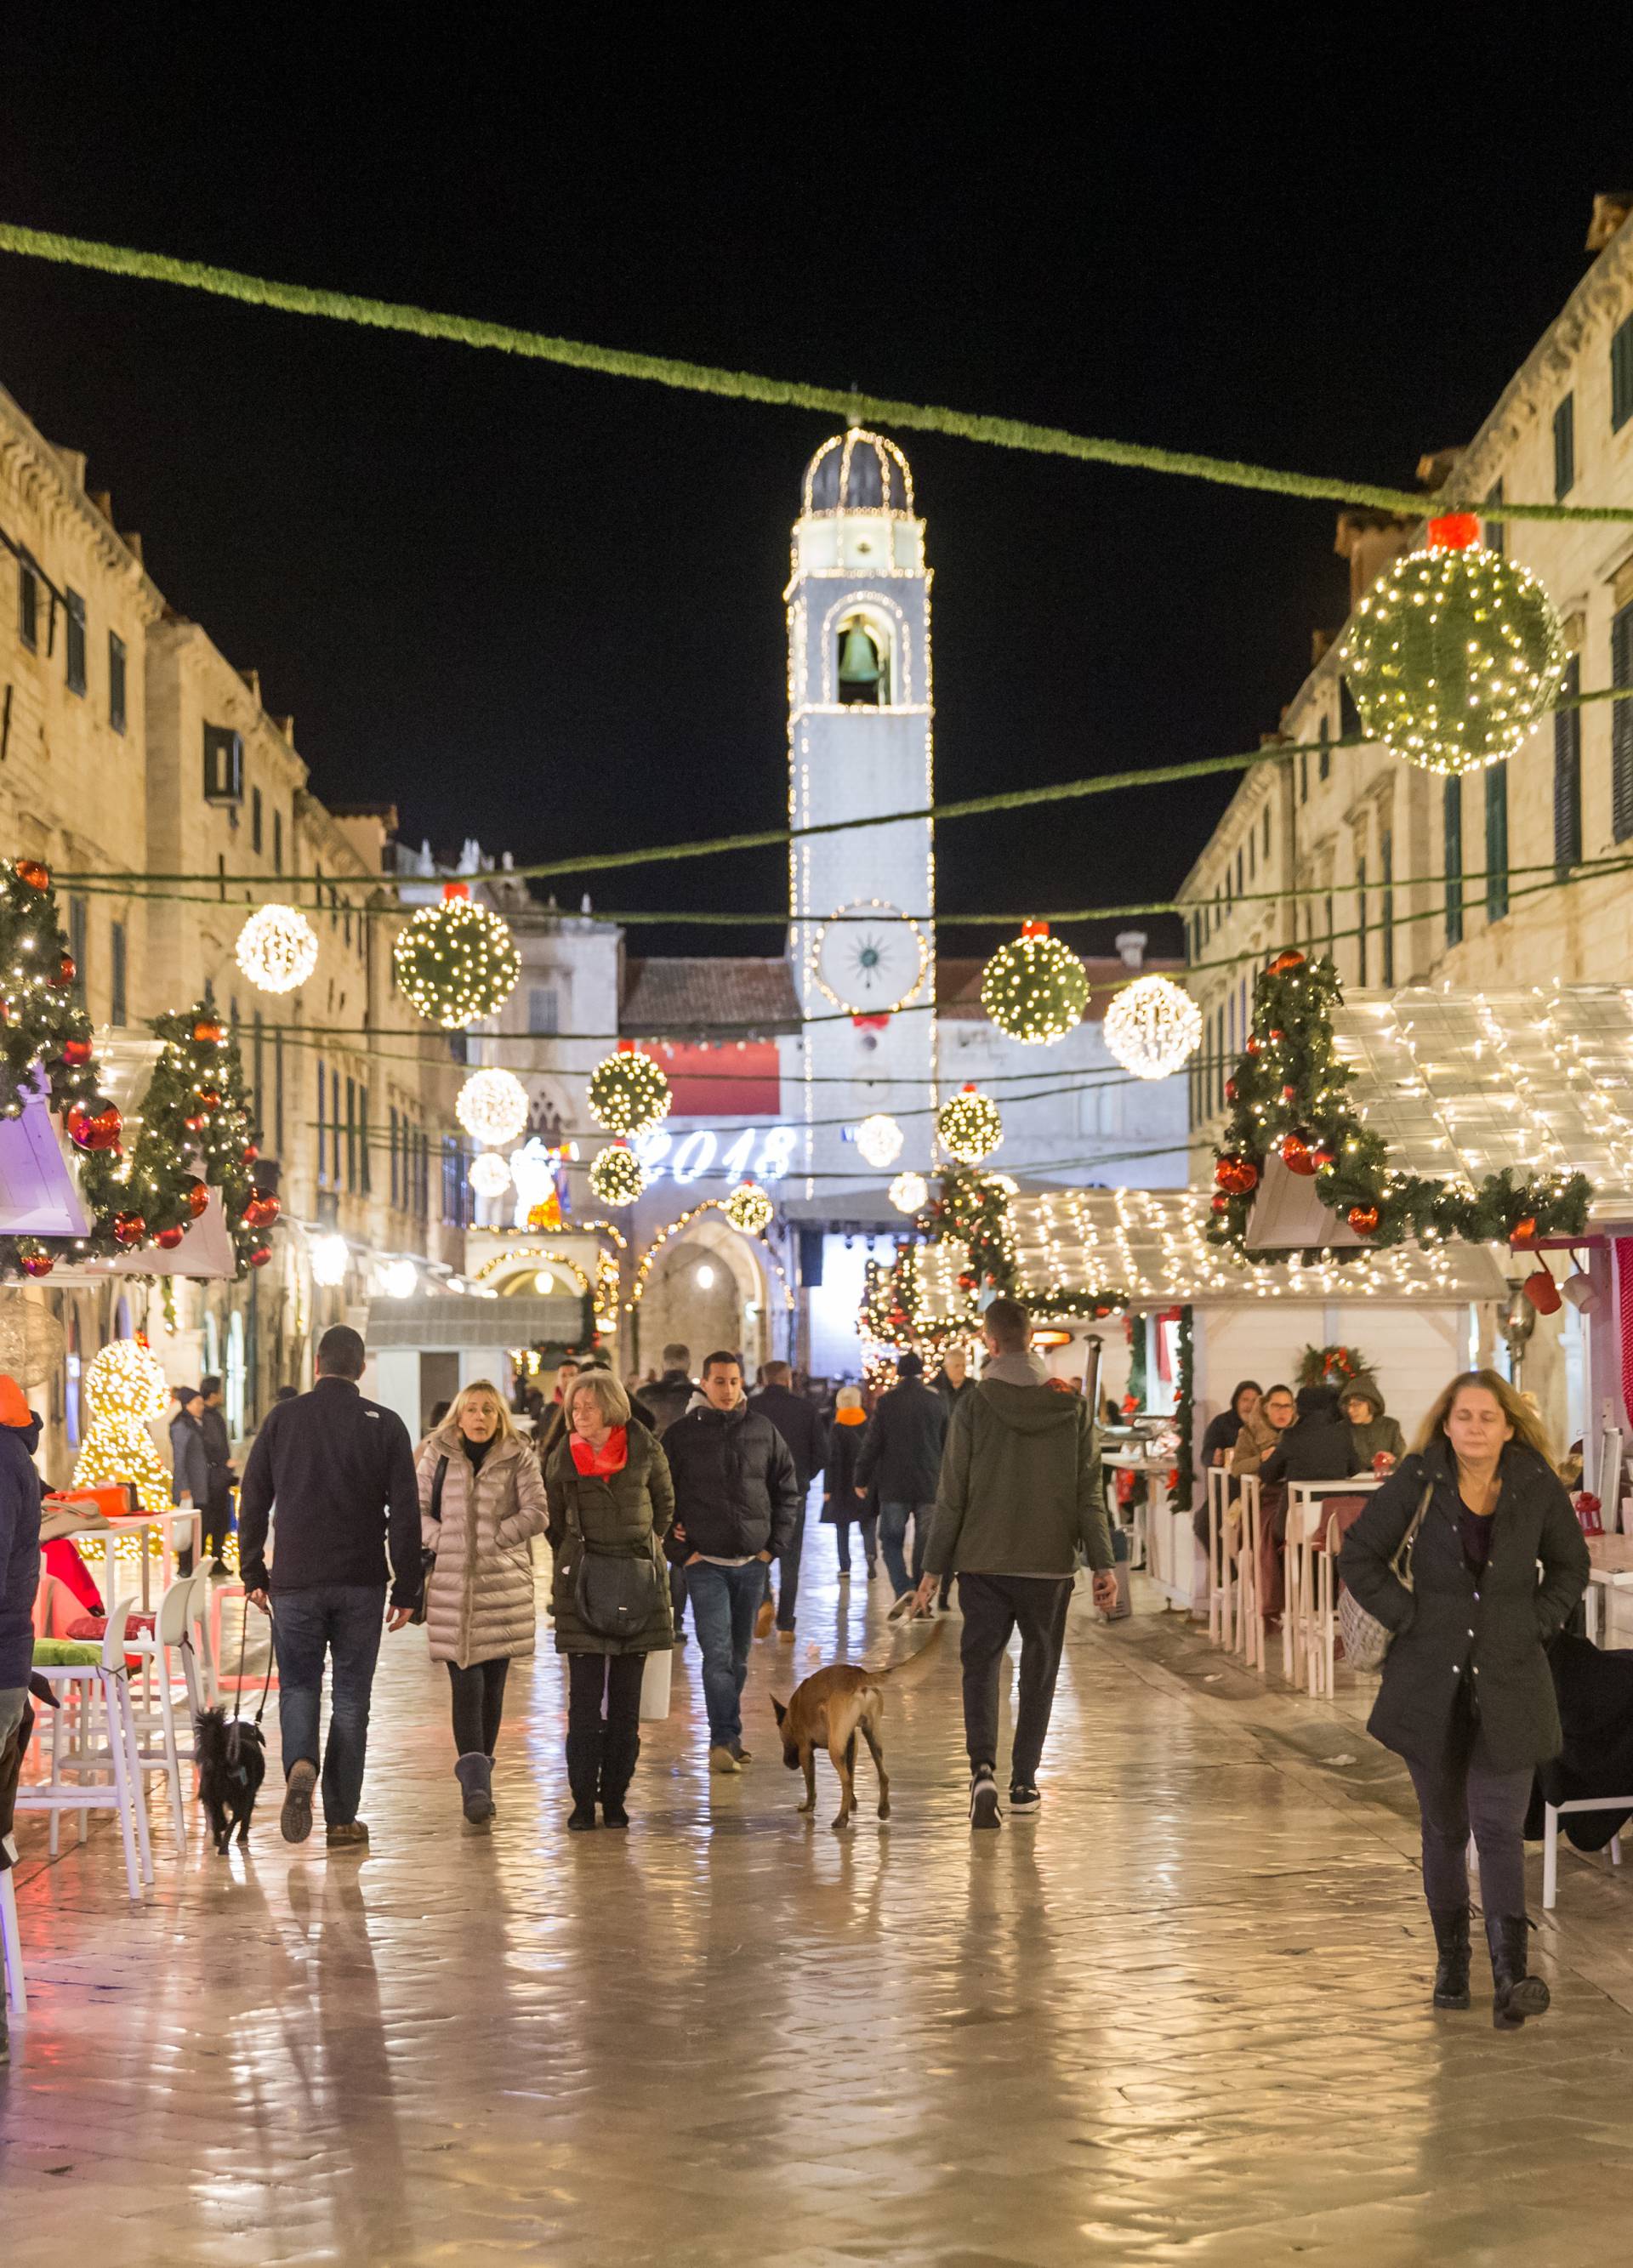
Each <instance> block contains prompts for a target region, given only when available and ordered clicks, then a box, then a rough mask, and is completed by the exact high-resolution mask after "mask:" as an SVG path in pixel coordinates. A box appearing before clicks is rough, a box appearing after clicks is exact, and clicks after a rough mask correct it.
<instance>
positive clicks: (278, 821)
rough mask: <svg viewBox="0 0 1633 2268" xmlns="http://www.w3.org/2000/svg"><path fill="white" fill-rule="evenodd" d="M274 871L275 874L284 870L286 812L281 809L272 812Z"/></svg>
mask: <svg viewBox="0 0 1633 2268" xmlns="http://www.w3.org/2000/svg"><path fill="white" fill-rule="evenodd" d="M272 871H273V873H275V874H281V873H283V871H284V814H283V813H282V812H281V811H275V812H274V813H273V814H272Z"/></svg>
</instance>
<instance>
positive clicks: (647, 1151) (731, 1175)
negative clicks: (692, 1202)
mask: <svg viewBox="0 0 1633 2268" xmlns="http://www.w3.org/2000/svg"><path fill="white" fill-rule="evenodd" d="M797 1139H798V1137H797V1136H796V1134H795V1132H794V1128H793V1127H792V1126H769V1127H759V1126H741V1127H737V1126H733V1127H727V1128H724V1129H722V1130H719V1131H717V1130H715V1129H714V1128H713V1127H709V1126H695V1127H693V1128H692V1129H691V1131H690V1133H676V1132H674V1131H672V1130H670V1129H669V1128H668V1127H663V1126H659V1127H654V1130H653V1131H652V1132H651V1133H650V1134H640V1135H638V1136H637V1137H636V1138H635V1140H634V1141H633V1142H632V1144H631V1145H630V1146H631V1148H632V1150H633V1151H634V1152H635V1154H636V1156H637V1157H638V1158H639V1160H640V1162H641V1164H642V1165H643V1166H644V1167H646V1168H647V1187H648V1188H650V1187H651V1186H652V1184H653V1183H654V1182H658V1181H661V1179H662V1178H663V1176H664V1175H665V1174H669V1175H672V1177H673V1178H674V1180H675V1181H676V1182H677V1183H678V1184H679V1185H680V1187H681V1188H683V1189H684V1188H685V1187H686V1186H687V1185H688V1184H689V1183H691V1182H704V1181H713V1180H714V1179H716V1178H717V1177H718V1178H723V1179H724V1180H726V1181H728V1182H741V1181H744V1180H748V1179H752V1180H754V1181H757V1182H780V1181H781V1179H782V1177H783V1175H785V1174H786V1173H787V1171H788V1169H789V1167H791V1166H792V1165H793V1163H794V1143H795V1141H796V1140H797Z"/></svg>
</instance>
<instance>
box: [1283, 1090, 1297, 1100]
mask: <svg viewBox="0 0 1633 2268" xmlns="http://www.w3.org/2000/svg"><path fill="white" fill-rule="evenodd" d="M1297 1100H1298V1089H1297V1087H1296V1086H1284V1087H1283V1088H1282V1101H1283V1102H1297Z"/></svg>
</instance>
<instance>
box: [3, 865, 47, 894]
mask: <svg viewBox="0 0 1633 2268" xmlns="http://www.w3.org/2000/svg"><path fill="white" fill-rule="evenodd" d="M11 872H12V873H14V874H15V875H16V877H17V879H18V881H19V882H26V883H27V885H28V887H29V888H30V889H31V890H48V889H49V888H50V887H51V869H50V868H49V867H48V866H42V865H41V863H40V861H39V859H38V858H13V859H12V861H11Z"/></svg>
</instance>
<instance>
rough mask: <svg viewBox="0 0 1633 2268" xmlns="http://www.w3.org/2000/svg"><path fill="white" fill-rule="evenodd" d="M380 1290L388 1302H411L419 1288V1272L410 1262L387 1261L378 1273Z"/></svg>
mask: <svg viewBox="0 0 1633 2268" xmlns="http://www.w3.org/2000/svg"><path fill="white" fill-rule="evenodd" d="M380 1288H381V1291H382V1292H384V1293H385V1295H386V1297H387V1299H388V1300H411V1299H412V1298H413V1296H414V1294H415V1292H417V1290H418V1288H419V1270H418V1269H417V1268H416V1267H415V1265H414V1263H413V1262H412V1261H411V1260H388V1261H387V1263H386V1264H385V1266H384V1267H383V1268H382V1269H381V1271H380Z"/></svg>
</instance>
